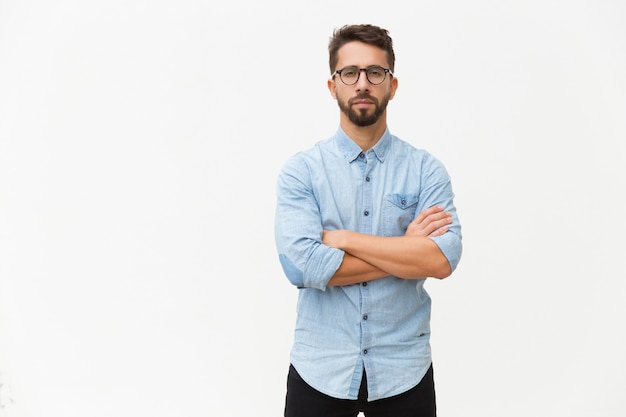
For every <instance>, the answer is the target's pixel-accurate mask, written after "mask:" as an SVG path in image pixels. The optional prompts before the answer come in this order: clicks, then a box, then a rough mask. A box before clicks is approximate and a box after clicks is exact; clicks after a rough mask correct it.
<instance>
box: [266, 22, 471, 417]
mask: <svg viewBox="0 0 626 417" xmlns="http://www.w3.org/2000/svg"><path fill="white" fill-rule="evenodd" d="M394 63H395V54H394V51H393V46H392V39H391V37H390V36H389V33H388V31H387V30H385V29H382V28H379V27H377V26H373V25H350V26H344V27H342V28H340V29H336V30H335V31H334V33H333V36H332V37H331V39H330V42H329V64H330V72H331V78H330V79H329V80H328V89H329V91H330V94H331V96H332V97H333V98H334V99H335V100H337V103H338V104H339V109H340V119H339V129H338V130H337V132H336V133H335V135H334V136H332V137H331V138H330V139H327V140H325V141H321V142H318V143H317V144H316V145H315V146H314V147H313V148H311V149H309V150H306V151H304V152H300V153H298V154H296V155H294V156H293V157H291V158H290V159H289V160H288V161H287V162H286V164H285V165H284V166H283V169H282V171H281V173H280V174H279V177H278V182H277V196H278V200H277V208H276V223H275V232H276V245H277V249H278V254H279V259H280V262H281V265H282V267H283V270H284V272H285V275H286V276H287V278H288V279H289V281H290V282H291V283H292V284H293V285H295V286H296V287H297V288H298V289H299V298H298V312H297V313H298V314H297V320H296V328H295V335H294V344H293V346H292V350H291V355H290V360H291V366H290V368H289V374H288V377H287V395H286V402H285V416H286V417H340V416H341V417H343V416H346V417H347V416H356V415H357V414H358V413H359V412H360V411H362V412H363V413H364V414H365V416H368V417H383V416H389V417H402V416H407V417H408V416H411V417H418V416H419V417H424V416H428V417H431V416H435V415H436V404H435V390H434V381H433V369H432V363H431V362H432V360H431V350H430V342H429V336H430V324H429V322H430V305H431V304H430V297H429V296H428V294H427V293H426V291H425V289H424V282H425V280H426V278H428V277H433V278H446V277H448V276H449V275H450V274H451V273H452V272H453V271H454V269H455V268H456V266H457V264H458V262H459V260H460V257H461V247H462V246H461V227H460V225H459V221H458V218H457V215H456V209H455V207H454V204H453V197H454V195H453V192H452V187H451V182H450V178H449V176H448V173H447V171H446V170H445V168H444V166H443V165H442V164H441V163H440V162H439V161H438V160H437V159H435V158H434V157H433V156H431V155H430V154H429V153H427V152H426V151H424V150H419V149H416V148H414V147H413V146H411V145H410V144H408V143H407V142H404V141H402V140H400V139H399V138H397V137H395V136H393V135H392V134H391V133H390V132H389V129H388V127H387V103H388V102H389V100H391V99H393V97H394V95H395V93H396V90H397V88H398V79H397V78H396V77H395V76H394V75H393V72H394Z"/></svg>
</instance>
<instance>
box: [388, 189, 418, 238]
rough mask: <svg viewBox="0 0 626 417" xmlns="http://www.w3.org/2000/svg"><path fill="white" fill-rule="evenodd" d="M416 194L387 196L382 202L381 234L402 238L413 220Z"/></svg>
mask: <svg viewBox="0 0 626 417" xmlns="http://www.w3.org/2000/svg"><path fill="white" fill-rule="evenodd" d="M418 200H419V199H418V195H417V194H387V195H386V196H385V200H384V202H383V232H384V235H385V236H402V235H404V233H405V232H406V228H407V226H408V225H409V223H411V221H413V219H414V218H415V211H416V209H417V203H418Z"/></svg>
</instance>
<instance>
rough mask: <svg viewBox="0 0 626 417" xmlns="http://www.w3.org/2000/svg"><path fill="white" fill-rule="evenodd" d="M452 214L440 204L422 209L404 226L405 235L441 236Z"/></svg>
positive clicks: (445, 230)
mask: <svg viewBox="0 0 626 417" xmlns="http://www.w3.org/2000/svg"><path fill="white" fill-rule="evenodd" d="M450 223H452V215H451V214H450V213H449V212H447V211H444V210H443V207H441V206H433V207H429V208H427V209H426V210H424V211H422V212H421V213H420V214H419V215H418V216H417V217H416V218H415V220H413V221H412V222H411V223H409V225H408V226H407V228H406V232H405V233H404V235H405V236H426V237H435V236H441V235H443V234H444V233H446V232H447V231H448V225H449V224H450Z"/></svg>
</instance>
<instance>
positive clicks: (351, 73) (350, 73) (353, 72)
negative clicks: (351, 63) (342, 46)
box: [341, 67, 359, 78]
mask: <svg viewBox="0 0 626 417" xmlns="http://www.w3.org/2000/svg"><path fill="white" fill-rule="evenodd" d="M358 73H359V70H358V69H357V68H356V67H347V68H344V69H343V70H341V75H343V76H344V77H346V78H352V77H356V76H357V74H358Z"/></svg>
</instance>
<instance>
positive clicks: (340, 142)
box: [335, 127, 391, 163]
mask: <svg viewBox="0 0 626 417" xmlns="http://www.w3.org/2000/svg"><path fill="white" fill-rule="evenodd" d="M335 142H336V143H337V147H338V148H339V150H340V151H341V153H343V156H344V157H345V158H346V160H347V161H348V163H350V162H352V161H354V160H355V159H357V158H358V157H359V155H360V154H361V152H362V150H361V148H360V147H359V145H357V144H356V143H355V142H354V141H353V140H352V139H350V137H349V136H348V135H347V134H346V132H344V131H343V129H342V128H341V127H340V128H339V129H338V130H337V133H336V134H335ZM390 146H391V133H389V128H387V129H385V132H384V133H383V135H382V136H381V137H380V139H379V140H378V142H376V145H374V147H373V148H372V149H371V151H372V152H373V153H374V155H375V156H376V158H378V160H379V161H380V162H385V155H386V154H387V152H388V151H389V147H390Z"/></svg>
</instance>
